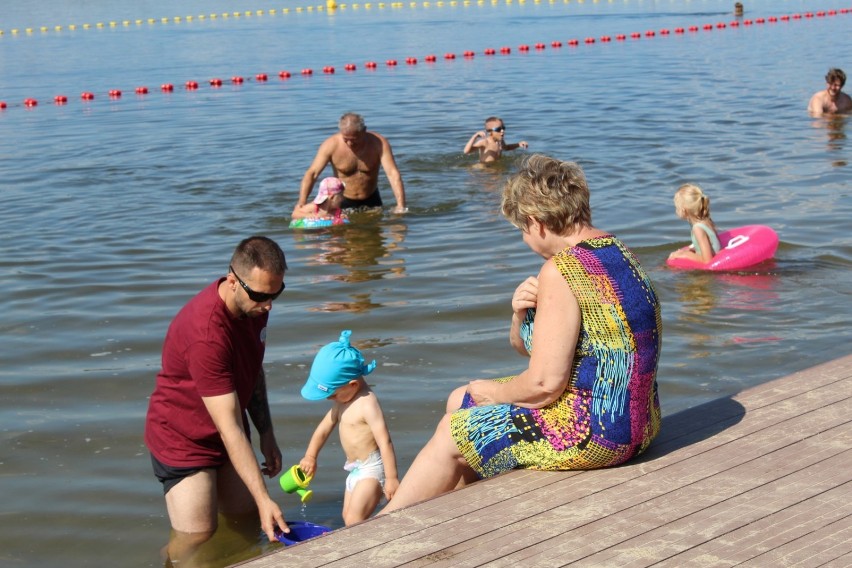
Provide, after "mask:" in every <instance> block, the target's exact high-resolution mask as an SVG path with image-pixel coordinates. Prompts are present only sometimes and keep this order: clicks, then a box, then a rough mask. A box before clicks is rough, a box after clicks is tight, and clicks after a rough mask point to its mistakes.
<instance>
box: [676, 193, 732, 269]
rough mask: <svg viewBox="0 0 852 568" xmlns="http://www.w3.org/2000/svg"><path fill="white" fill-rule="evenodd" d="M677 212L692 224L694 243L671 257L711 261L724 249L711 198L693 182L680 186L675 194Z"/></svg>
mask: <svg viewBox="0 0 852 568" xmlns="http://www.w3.org/2000/svg"><path fill="white" fill-rule="evenodd" d="M674 205H675V214H676V215H677V216H678V217H680V218H681V219H683V220H685V221H688V222H689V224H690V225H692V245H691V246H690V247H688V248H683V249H678V250H676V251H674V252H673V253H671V254H670V255H669V258H689V259H691V260H695V261H697V262H704V263H707V262H710V261H711V260H713V257H714V256H716V254H718V252H719V251H720V250H721V249H722V244H721V243H720V242H719V235H718V234H717V233H716V224H715V223H714V222H713V219H711V218H710V198H709V197H707V195H705V194H704V192H703V191H702V190H701V188H700V187H698V186H697V185H693V184H691V183H687V184H684V185H682V186H680V187H679V188H678V190H677V192H675V195H674Z"/></svg>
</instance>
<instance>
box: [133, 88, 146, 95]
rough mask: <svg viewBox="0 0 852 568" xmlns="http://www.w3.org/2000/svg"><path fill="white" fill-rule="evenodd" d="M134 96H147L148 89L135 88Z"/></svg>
mask: <svg viewBox="0 0 852 568" xmlns="http://www.w3.org/2000/svg"><path fill="white" fill-rule="evenodd" d="M136 94H137V95H147V94H148V87H136Z"/></svg>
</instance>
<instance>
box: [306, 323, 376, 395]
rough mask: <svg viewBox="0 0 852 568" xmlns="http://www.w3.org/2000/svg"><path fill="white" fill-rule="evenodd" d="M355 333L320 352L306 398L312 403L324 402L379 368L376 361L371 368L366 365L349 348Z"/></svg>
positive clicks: (356, 352)
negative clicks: (347, 385)
mask: <svg viewBox="0 0 852 568" xmlns="http://www.w3.org/2000/svg"><path fill="white" fill-rule="evenodd" d="M351 336H352V331H350V330H348V329H347V330H346V331H343V332H341V334H340V339H339V340H338V341H335V342H332V343H329V344H328V345H326V346H325V347H323V348H322V349H320V350H319V353H317V355H316V357H314V363H313V365H311V373H310V375H308V380H307V382H305V386H303V387H302V396H303V397H304V398H306V399H308V400H323V399H326V398H328V397H330V396H331V395H333V394H334V391H336V390H337V389H339V388H340V387H342V386H344V385H346V384H348V383H349V381H351V380H353V379H357V378H359V377H363V376H365V375H369V374H370V373H372V372H373V369H375V368H376V361H375V360H373V361H372V362H370V363H369V364H367V363H366V362H365V361H364V355H362V354H361V352H360V351H359V350H358V349H356V348H355V347H352V345H350V344H349V338H350V337H351Z"/></svg>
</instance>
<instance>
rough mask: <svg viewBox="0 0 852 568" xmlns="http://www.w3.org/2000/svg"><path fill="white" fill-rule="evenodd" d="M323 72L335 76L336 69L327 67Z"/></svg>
mask: <svg viewBox="0 0 852 568" xmlns="http://www.w3.org/2000/svg"><path fill="white" fill-rule="evenodd" d="M322 72H323V73H327V74H329V75H333V74H334V67H332V66H331V65H327V66H326V67H323V68H322Z"/></svg>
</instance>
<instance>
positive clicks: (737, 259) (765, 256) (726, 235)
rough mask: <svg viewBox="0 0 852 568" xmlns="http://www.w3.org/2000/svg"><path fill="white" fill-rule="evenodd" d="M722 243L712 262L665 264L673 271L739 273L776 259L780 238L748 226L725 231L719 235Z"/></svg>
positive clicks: (671, 261) (762, 227)
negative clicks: (676, 269)
mask: <svg viewBox="0 0 852 568" xmlns="http://www.w3.org/2000/svg"><path fill="white" fill-rule="evenodd" d="M719 243H720V244H721V245H722V250H720V251H719V253H718V254H717V255H716V256H714V257H713V258H712V259H710V262H698V261H695V260H692V259H689V258H670V259H668V260H666V264H668V265H669V266H671V267H672V268H683V269H687V270H740V269H743V268H747V267H749V266H753V265H755V264H759V263H761V262H763V261H764V260H769V259H770V258H772V257H773V256H775V250H776V249H777V248H778V234H777V233H776V232H775V231H774V230H772V227H767V226H766V225H746V226H745V227H737V228H736V229H731V230H729V231H722V232H721V233H719ZM683 248H684V249H687V248H689V247H683ZM681 250H683V249H681Z"/></svg>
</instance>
